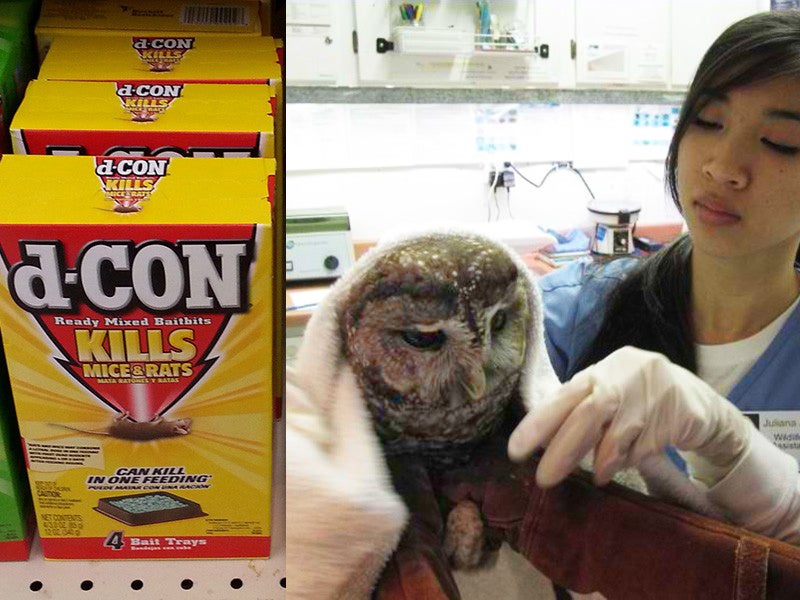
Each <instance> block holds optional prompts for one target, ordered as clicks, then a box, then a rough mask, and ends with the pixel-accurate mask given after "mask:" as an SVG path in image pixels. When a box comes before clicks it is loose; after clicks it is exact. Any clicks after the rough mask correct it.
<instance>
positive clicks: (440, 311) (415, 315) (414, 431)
mask: <svg viewBox="0 0 800 600" xmlns="http://www.w3.org/2000/svg"><path fill="white" fill-rule="evenodd" d="M527 285H528V284H527V280H526V278H525V275H524V274H522V273H520V269H519V267H518V266H517V264H516V263H515V262H514V261H513V260H512V259H511V258H510V256H509V253H508V251H507V250H505V249H504V248H502V247H500V246H499V245H497V244H495V243H492V242H490V241H489V240H487V239H485V238H482V237H478V236H469V235H447V234H430V235H425V236H421V237H416V238H412V239H409V240H407V241H405V242H402V243H399V244H397V245H396V246H394V247H393V248H392V250H391V251H390V252H387V253H384V254H383V255H382V256H381V257H380V258H379V260H377V261H376V262H374V263H373V265H372V267H371V269H370V270H369V271H368V272H365V273H364V275H363V277H362V278H361V279H360V280H359V281H358V282H357V283H356V285H354V286H352V288H351V289H350V290H349V293H348V294H347V296H346V299H345V302H344V303H343V304H342V306H341V315H340V318H339V323H340V335H341V338H342V347H343V348H344V353H345V357H346V360H347V362H348V364H349V365H350V367H351V368H352V370H353V373H354V374H355V376H356V379H357V381H358V385H359V388H360V389H361V392H362V394H363V396H364V400H365V402H366V404H367V407H368V408H369V412H370V414H371V415H372V419H373V423H374V427H375V429H376V431H377V434H378V437H379V438H380V440H381V442H382V444H383V447H384V450H385V452H386V453H388V454H402V453H412V454H416V455H422V456H425V457H426V458H428V459H430V461H431V462H432V463H434V464H436V465H439V466H446V465H447V464H450V463H453V462H463V461H465V460H467V459H468V457H469V451H470V449H471V448H472V447H473V446H474V445H475V444H476V443H477V442H479V441H481V440H482V439H484V438H486V437H487V436H488V435H490V434H491V433H492V432H493V431H495V430H496V429H497V427H498V425H499V424H500V422H501V421H502V419H503V415H504V411H505V410H506V408H507V407H508V405H509V403H510V402H511V401H512V399H514V398H516V397H518V396H517V390H518V387H519V383H520V378H521V375H522V370H523V365H524V362H525V351H526V345H527V341H528V337H529V335H530V330H531V327H532V315H531V308H530V305H529V301H528V287H527Z"/></svg>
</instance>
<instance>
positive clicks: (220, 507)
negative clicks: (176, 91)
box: [0, 155, 275, 559]
mask: <svg viewBox="0 0 800 600" xmlns="http://www.w3.org/2000/svg"><path fill="white" fill-rule="evenodd" d="M32 182H35V185H34V184H32ZM274 183H275V162H274V161H273V160H271V159H262V158H232V159H229V160H192V159H188V158H159V157H145V158H131V157H90V156H16V155H8V156H4V157H3V158H2V160H0V198H2V199H3V200H2V202H3V203H4V206H3V209H2V211H0V214H1V215H2V217H0V257H2V264H1V265H0V274H1V275H2V277H0V282H1V283H0V327H2V332H3V346H4V349H5V355H6V359H7V363H8V370H9V376H10V381H11V388H12V391H13V395H14V403H15V406H16V410H17V418H18V421H19V428H20V435H21V438H22V442H23V449H24V453H25V461H26V465H27V469H28V475H29V479H30V484H31V491H32V494H33V501H34V505H35V509H36V517H37V522H38V526H39V534H40V536H41V545H42V551H43V553H44V556H45V557H46V558H50V559H113V558H122V559H139V558H141V559H153V558H165V559H174V558H236V557H240V558H245V557H266V556H268V555H269V548H270V467H271V447H272V446H271V437H272V387H271V386H272V380H271V368H272V366H271V361H270V356H271V350H272V322H273V320H272V305H273V299H272V294H273V292H272V289H273V286H272V278H273V273H272V264H273V262H272V247H273V246H272V239H271V234H272V228H271V223H270V208H269V202H270V201H271V199H272V193H273V189H274Z"/></svg>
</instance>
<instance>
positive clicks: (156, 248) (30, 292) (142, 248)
mask: <svg viewBox="0 0 800 600" xmlns="http://www.w3.org/2000/svg"><path fill="white" fill-rule="evenodd" d="M19 247H20V256H21V259H22V260H21V262H19V263H17V264H15V265H13V266H12V267H11V268H10V270H9V272H8V287H9V290H10V292H11V296H12V298H13V299H14V301H15V302H16V303H17V304H18V305H19V306H20V307H22V308H23V309H24V310H26V311H27V312H31V313H74V312H76V311H77V310H78V309H79V307H80V306H81V305H85V306H87V307H89V308H91V309H93V310H95V311H97V312H99V313H124V312H126V311H128V310H130V309H132V308H142V309H144V310H145V311H147V312H151V313H166V312H171V311H182V312H225V313H238V312H246V311H247V308H248V296H249V284H248V277H247V274H248V266H249V264H250V262H251V261H252V258H253V250H254V249H253V242H252V240H228V241H192V242H188V241H187V242H177V243H171V242H165V241H157V240H153V241H147V242H143V243H141V244H138V245H135V244H134V243H133V242H130V241H95V242H91V243H89V244H87V245H85V246H84V247H83V248H81V250H80V253H79V255H78V258H77V260H76V264H75V266H74V267H73V268H68V266H67V265H66V264H65V260H64V248H63V246H62V243H61V242H59V241H20V243H19Z"/></svg>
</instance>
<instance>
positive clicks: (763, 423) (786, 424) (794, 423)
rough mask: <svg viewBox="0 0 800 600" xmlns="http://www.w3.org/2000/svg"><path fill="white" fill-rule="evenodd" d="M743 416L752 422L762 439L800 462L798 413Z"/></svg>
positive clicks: (784, 411)
mask: <svg viewBox="0 0 800 600" xmlns="http://www.w3.org/2000/svg"><path fill="white" fill-rule="evenodd" d="M744 416H746V417H748V418H749V419H750V420H751V421H753V424H754V425H755V426H756V428H757V429H758V430H759V431H760V432H761V433H762V434H764V437H766V438H767V439H768V440H769V441H771V442H772V443H773V444H775V445H776V446H777V447H778V448H780V449H781V450H783V451H784V452H786V453H787V454H789V455H791V456H794V458H795V459H797V461H798V462H800V411H796V410H769V411H763V412H746V413H744Z"/></svg>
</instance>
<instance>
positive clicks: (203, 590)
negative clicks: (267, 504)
mask: <svg viewBox="0 0 800 600" xmlns="http://www.w3.org/2000/svg"><path fill="white" fill-rule="evenodd" d="M273 446H274V452H275V462H274V464H275V472H274V477H273V481H274V484H273V499H272V500H273V501H272V506H273V511H272V556H271V558H270V559H269V560H193V561H152V560H147V561H145V560H130V561H57V562H56V561H45V560H44V559H43V558H42V554H41V550H40V548H39V544H38V540H37V541H36V543H35V544H34V549H33V551H32V553H31V557H30V559H29V560H28V561H27V562H16V563H0V598H3V599H5V598H8V599H9V600H27V599H30V600H38V599H40V598H41V599H45V598H46V599H47V600H109V599H110V598H114V599H115V600H197V599H200V598H202V599H203V600H283V599H284V598H285V597H286V590H285V586H286V554H285V546H286V542H285V540H286V523H285V515H286V510H285V506H286V484H285V481H286V479H285V474H286V453H285V448H286V422H285V421H283V420H282V421H280V422H278V423H276V427H275V436H274V444H273ZM137 581H138V582H140V583H141V588H140V589H134V586H135V587H138V584H136V583H134V582H137ZM189 582H191V587H189V586H190V583H189ZM82 586H83V587H82ZM90 586H91V587H90ZM84 588H89V589H84ZM186 588H189V589H186Z"/></svg>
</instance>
